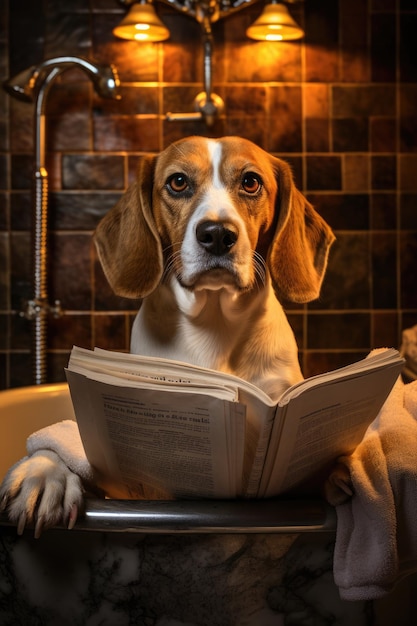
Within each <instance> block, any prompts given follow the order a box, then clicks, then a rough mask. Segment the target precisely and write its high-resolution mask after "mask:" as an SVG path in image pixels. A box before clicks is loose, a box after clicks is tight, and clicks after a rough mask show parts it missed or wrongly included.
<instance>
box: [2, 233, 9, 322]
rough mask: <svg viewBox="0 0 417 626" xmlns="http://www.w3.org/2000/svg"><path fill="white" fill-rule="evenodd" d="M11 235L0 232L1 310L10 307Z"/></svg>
mask: <svg viewBox="0 0 417 626" xmlns="http://www.w3.org/2000/svg"><path fill="white" fill-rule="evenodd" d="M8 256H9V235H8V233H3V232H0V310H3V311H6V310H7V307H8V291H9V260H8Z"/></svg>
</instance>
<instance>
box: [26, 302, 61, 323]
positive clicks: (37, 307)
mask: <svg viewBox="0 0 417 626" xmlns="http://www.w3.org/2000/svg"><path fill="white" fill-rule="evenodd" d="M42 315H52V317H53V318H55V319H58V318H59V317H62V316H63V315H64V310H63V308H62V306H61V301H60V300H55V302H54V304H53V305H51V304H48V302H46V301H45V300H41V299H37V300H28V301H27V302H26V308H25V309H24V310H23V311H19V316H20V317H24V318H25V319H27V320H34V319H36V318H38V317H41V316H42Z"/></svg>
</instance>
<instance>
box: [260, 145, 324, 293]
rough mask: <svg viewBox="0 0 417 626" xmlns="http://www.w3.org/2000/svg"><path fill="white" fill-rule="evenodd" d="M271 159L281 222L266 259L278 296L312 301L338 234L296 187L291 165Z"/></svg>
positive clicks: (317, 290) (278, 224) (318, 289)
mask: <svg viewBox="0 0 417 626" xmlns="http://www.w3.org/2000/svg"><path fill="white" fill-rule="evenodd" d="M271 159H272V163H273V167H274V169H275V172H276V178H277V182H278V197H277V206H276V210H277V211H278V223H277V228H276V232H275V236H274V239H273V241H272V243H271V246H270V249H269V255H268V259H267V261H268V267H269V271H270V273H271V277H272V283H273V285H274V289H275V291H276V292H277V296H278V297H279V298H283V299H285V300H290V301H292V302H310V301H311V300H314V299H315V298H318V296H319V293H320V287H321V284H322V282H323V277H324V273H325V271H326V266H327V258H328V254H329V249H330V246H331V244H332V243H333V241H334V239H335V237H334V235H333V232H332V230H331V229H330V227H329V226H328V224H327V223H326V222H325V221H324V219H323V218H322V217H321V216H320V215H319V214H318V213H317V212H316V211H315V210H314V209H313V207H312V206H311V204H310V203H309V202H308V201H307V199H306V198H305V197H304V196H303V194H302V193H301V192H300V191H298V189H297V188H296V186H295V184H294V181H293V177H292V172H291V169H290V167H289V165H288V164H287V163H285V162H284V161H281V160H280V159H276V158H274V157H271Z"/></svg>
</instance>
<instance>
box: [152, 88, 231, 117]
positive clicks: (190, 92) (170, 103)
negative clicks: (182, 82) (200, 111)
mask: <svg viewBox="0 0 417 626" xmlns="http://www.w3.org/2000/svg"><path fill="white" fill-rule="evenodd" d="M201 90H202V87H201V85H198V84H194V85H186V86H175V87H173V86H170V85H167V86H166V87H163V89H162V97H163V105H162V109H163V113H164V115H165V114H166V113H168V112H169V113H195V109H194V100H195V98H196V96H197V95H198V94H199V93H200V92H201ZM219 95H220V94H219ZM171 123H172V124H175V125H177V122H171Z"/></svg>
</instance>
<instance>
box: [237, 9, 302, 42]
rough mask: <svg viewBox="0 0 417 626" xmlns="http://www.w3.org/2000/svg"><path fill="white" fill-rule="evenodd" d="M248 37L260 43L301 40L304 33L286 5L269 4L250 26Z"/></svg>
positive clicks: (247, 32)
mask: <svg viewBox="0 0 417 626" xmlns="http://www.w3.org/2000/svg"><path fill="white" fill-rule="evenodd" d="M246 35H247V36H248V37H249V38H250V39H257V40H260V41H288V40H291V39H301V38H302V37H304V31H303V29H302V28H300V27H299V26H298V24H297V22H295V21H294V20H293V18H292V17H291V15H290V14H289V13H288V9H287V7H286V6H285V5H284V4H274V3H272V4H267V5H266V6H265V8H264V10H263V11H262V13H261V15H260V16H259V17H258V19H257V20H255V22H254V23H253V24H252V25H251V26H249V28H248V29H247V31H246Z"/></svg>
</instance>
